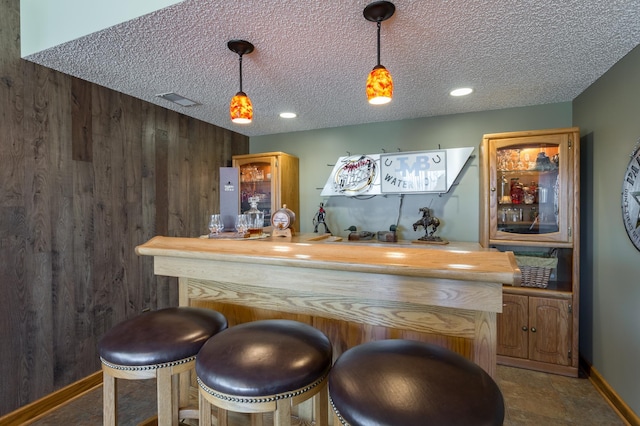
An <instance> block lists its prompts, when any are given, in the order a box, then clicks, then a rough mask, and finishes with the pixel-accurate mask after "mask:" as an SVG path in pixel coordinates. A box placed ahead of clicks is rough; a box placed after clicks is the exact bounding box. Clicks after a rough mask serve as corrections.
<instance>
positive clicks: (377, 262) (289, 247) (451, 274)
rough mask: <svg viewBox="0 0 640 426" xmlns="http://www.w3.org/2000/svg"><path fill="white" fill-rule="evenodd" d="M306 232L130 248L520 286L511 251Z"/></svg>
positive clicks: (158, 240) (162, 240) (168, 240)
mask: <svg viewBox="0 0 640 426" xmlns="http://www.w3.org/2000/svg"><path fill="white" fill-rule="evenodd" d="M311 237H313V235H312V236H311ZM311 237H310V236H308V235H306V236H305V235H304V234H303V235H298V236H295V237H294V238H292V239H279V238H265V239H259V240H240V241H236V240H210V239H200V238H183V237H164V236H157V237H154V238H152V239H151V240H149V241H147V242H146V243H144V244H142V245H139V246H137V247H136V249H135V252H136V254H138V255H141V256H166V257H177V258H191V259H205V260H225V261H231V262H236V263H253V264H270V265H282V266H289V267H301V268H316V269H334V270H344V271H351V272H368V273H377V274H389V275H405V276H416V277H432V278H442V279H451V280H465V281H479V282H499V283H502V284H507V285H513V286H519V285H520V280H521V275H520V269H518V266H517V263H516V260H515V256H514V255H513V253H512V252H499V251H494V250H486V249H482V248H480V247H479V245H478V246H476V245H475V244H473V243H459V245H452V246H451V247H443V246H438V247H429V249H425V248H423V247H422V246H415V245H394V244H359V245H357V247H356V246H355V245H351V244H345V243H340V242H337V243H335V244H334V243H332V242H324V241H323V239H320V241H313V240H312V239H310V238H311ZM316 237H317V236H316ZM333 241H337V240H333ZM460 247H462V249H460Z"/></svg>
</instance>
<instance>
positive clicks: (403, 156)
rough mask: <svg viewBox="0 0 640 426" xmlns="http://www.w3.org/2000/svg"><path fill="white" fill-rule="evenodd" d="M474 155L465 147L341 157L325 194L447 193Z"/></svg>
mask: <svg viewBox="0 0 640 426" xmlns="http://www.w3.org/2000/svg"><path fill="white" fill-rule="evenodd" d="M472 152H473V147H465V148H451V149H438V150H431V151H414V152H396V153H388V154H387V153H384V154H367V155H351V156H347V157H340V158H338V161H337V162H336V164H335V165H334V167H333V170H332V171H331V174H330V175H329V178H328V179H327V182H326V184H325V186H324V188H323V190H322V193H321V195H322V196H324V197H327V196H332V195H344V196H348V197H352V196H358V195H383V194H425V193H439V194H440V193H446V192H449V190H450V189H451V186H452V185H453V183H454V182H455V180H456V178H457V177H458V174H460V172H461V171H462V168H463V167H464V165H465V164H466V162H467V160H468V159H469V157H470V156H471V153H472Z"/></svg>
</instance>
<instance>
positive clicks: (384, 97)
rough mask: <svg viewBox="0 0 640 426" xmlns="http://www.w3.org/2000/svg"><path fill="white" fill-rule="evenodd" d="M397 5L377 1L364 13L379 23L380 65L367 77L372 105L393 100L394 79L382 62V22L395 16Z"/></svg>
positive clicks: (367, 18) (366, 17)
mask: <svg viewBox="0 0 640 426" xmlns="http://www.w3.org/2000/svg"><path fill="white" fill-rule="evenodd" d="M395 10H396V7H395V6H394V5H393V3H391V2H388V1H376V2H373V3H370V4H368V5H367V7H365V8H364V12H363V15H364V17H365V19H366V20H367V21H371V22H376V23H377V24H378V65H376V66H375V67H374V68H373V70H372V71H371V72H370V73H369V77H368V78H367V100H368V101H369V103H370V104H372V105H383V104H386V103H389V102H391V98H392V97H393V79H392V78H391V74H390V73H389V71H388V70H387V69H386V68H385V67H384V66H382V65H381V64H380V23H381V22H382V21H386V20H387V19H389V18H391V16H393V13H394V12H395Z"/></svg>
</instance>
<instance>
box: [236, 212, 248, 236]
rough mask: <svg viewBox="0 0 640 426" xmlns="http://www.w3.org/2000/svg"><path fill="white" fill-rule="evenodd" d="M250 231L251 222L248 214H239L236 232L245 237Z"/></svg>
mask: <svg viewBox="0 0 640 426" xmlns="http://www.w3.org/2000/svg"><path fill="white" fill-rule="evenodd" d="M247 229H249V222H248V218H247V215H246V214H239V215H238V216H237V217H236V231H237V232H238V234H242V235H244V234H245V233H246V232H247Z"/></svg>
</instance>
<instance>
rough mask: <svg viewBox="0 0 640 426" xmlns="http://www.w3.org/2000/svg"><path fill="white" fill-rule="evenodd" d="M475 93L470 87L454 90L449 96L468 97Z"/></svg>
mask: <svg viewBox="0 0 640 426" xmlns="http://www.w3.org/2000/svg"><path fill="white" fill-rule="evenodd" d="M472 92H473V89H472V88H470V87H461V88H460V89H454V90H452V91H451V92H449V94H450V95H451V96H466V95H468V94H470V93H472Z"/></svg>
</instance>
